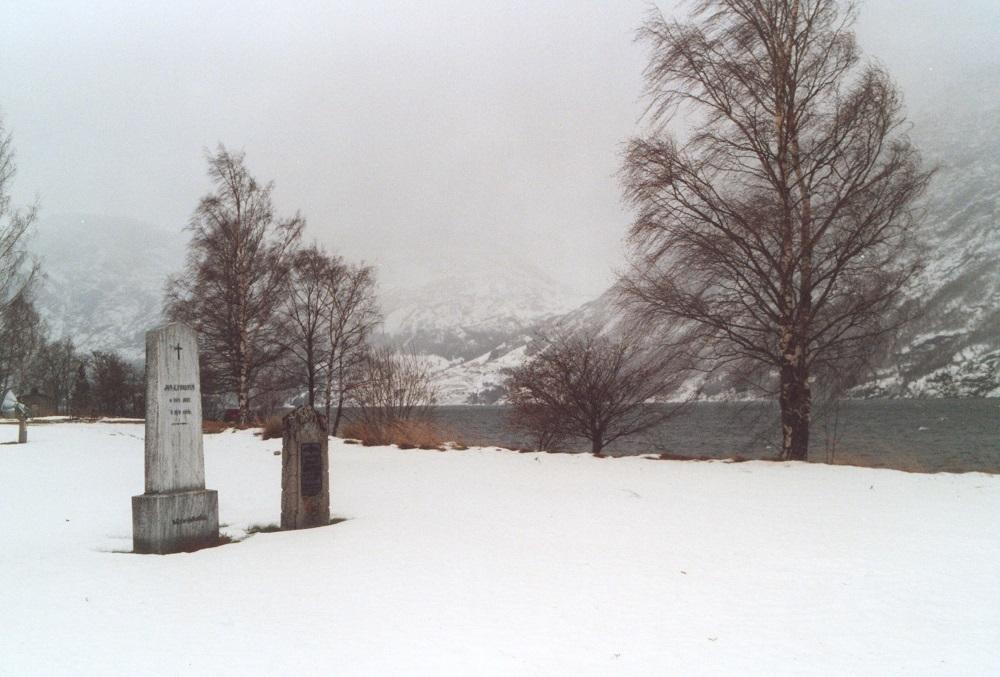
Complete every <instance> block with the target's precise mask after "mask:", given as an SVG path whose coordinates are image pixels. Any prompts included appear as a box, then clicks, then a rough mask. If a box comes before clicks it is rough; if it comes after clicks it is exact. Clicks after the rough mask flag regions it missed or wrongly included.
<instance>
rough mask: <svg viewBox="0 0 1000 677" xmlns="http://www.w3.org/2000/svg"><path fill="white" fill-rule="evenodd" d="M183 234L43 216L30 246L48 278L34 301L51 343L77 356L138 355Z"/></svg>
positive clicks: (176, 265) (123, 222)
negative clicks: (67, 341) (62, 340)
mask: <svg viewBox="0 0 1000 677" xmlns="http://www.w3.org/2000/svg"><path fill="white" fill-rule="evenodd" d="M186 243H187V236H186V234H184V233H183V232H182V231H180V229H178V230H177V232H168V231H163V230H161V229H157V228H156V227H154V226H150V225H148V224H143V223H139V222H136V221H131V220H127V219H115V218H110V217H96V216H83V215H64V216H54V217H43V218H42V219H41V220H40V222H39V224H38V226H37V228H36V235H35V237H34V239H33V241H32V244H31V247H32V251H33V253H35V255H37V256H38V257H39V258H40V259H41V263H42V271H43V273H44V274H45V278H44V279H43V280H42V281H41V283H40V284H39V287H38V292H37V295H36V303H37V305H38V308H39V311H40V312H41V314H42V316H43V317H44V318H45V321H46V322H47V323H48V325H49V328H50V331H51V335H52V336H53V337H56V338H58V337H62V336H69V337H71V338H72V339H73V341H74V342H75V343H76V345H77V347H78V348H79V349H81V350H118V351H121V352H122V353H123V354H124V355H125V356H126V357H128V358H129V359H139V358H141V357H142V354H143V335H144V333H145V332H146V330H147V329H149V328H150V327H152V326H155V325H156V324H158V323H159V322H160V318H161V310H162V306H163V285H164V282H165V281H166V278H167V275H169V274H172V273H175V272H177V271H178V270H179V269H180V268H181V265H182V264H183V256H184V247H185V245H186Z"/></svg>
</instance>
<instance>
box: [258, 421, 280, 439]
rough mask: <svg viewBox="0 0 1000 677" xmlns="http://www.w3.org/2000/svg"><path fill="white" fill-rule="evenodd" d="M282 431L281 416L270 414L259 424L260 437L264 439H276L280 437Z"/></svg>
mask: <svg viewBox="0 0 1000 677" xmlns="http://www.w3.org/2000/svg"><path fill="white" fill-rule="evenodd" d="M283 431H284V424H283V423H282V421H281V417H280V416H272V417H271V418H269V419H267V420H266V421H264V425H263V426H261V429H260V437H261V439H264V440H271V439H277V438H280V437H281V434H282V432H283Z"/></svg>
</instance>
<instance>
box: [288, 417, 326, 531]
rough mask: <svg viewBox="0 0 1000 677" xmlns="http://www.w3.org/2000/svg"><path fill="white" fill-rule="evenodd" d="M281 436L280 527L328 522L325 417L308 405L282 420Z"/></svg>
mask: <svg viewBox="0 0 1000 677" xmlns="http://www.w3.org/2000/svg"><path fill="white" fill-rule="evenodd" d="M283 424H284V432H283V434H282V439H281V442H282V444H281V528H282V529H305V528H308V527H321V526H325V525H327V524H329V523H330V464H329V455H328V453H327V449H328V444H327V442H328V440H327V433H326V420H325V419H324V418H323V417H322V416H320V415H319V414H318V413H317V412H316V410H315V409H313V408H312V407H310V406H308V405H307V406H304V407H299V408H298V409H296V410H295V411H293V412H291V413H290V414H288V415H286V416H285V418H284V419H283Z"/></svg>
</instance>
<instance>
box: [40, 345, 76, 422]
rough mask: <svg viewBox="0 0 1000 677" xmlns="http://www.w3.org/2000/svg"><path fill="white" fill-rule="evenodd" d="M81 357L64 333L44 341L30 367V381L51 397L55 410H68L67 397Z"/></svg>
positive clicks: (69, 396) (61, 411)
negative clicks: (54, 339)
mask: <svg viewBox="0 0 1000 677" xmlns="http://www.w3.org/2000/svg"><path fill="white" fill-rule="evenodd" d="M83 364H84V357H83V356H82V355H80V354H79V353H77V352H76V348H75V346H74V345H73V340H72V339H70V338H68V337H65V338H62V339H59V340H58V341H52V342H51V343H46V344H44V345H43V346H42V347H41V348H40V349H39V350H38V353H37V355H36V356H35V360H34V363H33V365H32V367H31V376H30V379H31V382H32V385H35V386H37V387H39V388H40V389H41V390H42V392H43V393H45V394H46V395H48V396H49V397H51V398H52V401H53V403H54V404H55V407H56V411H57V412H58V413H60V414H65V413H69V411H70V399H71V396H72V394H73V386H74V383H75V382H76V379H77V374H78V372H79V370H80V369H81V368H83Z"/></svg>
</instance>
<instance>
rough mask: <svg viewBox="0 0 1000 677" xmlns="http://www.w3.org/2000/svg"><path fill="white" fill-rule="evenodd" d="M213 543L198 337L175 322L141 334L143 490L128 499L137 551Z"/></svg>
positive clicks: (215, 521)
mask: <svg viewBox="0 0 1000 677" xmlns="http://www.w3.org/2000/svg"><path fill="white" fill-rule="evenodd" d="M218 542H219V496H218V493H217V492H215V491H211V490H207V489H205V457H204V451H203V449H202V434H201V381H200V377H199V372H198V342H197V334H196V333H195V331H194V330H193V329H191V328H190V327H188V326H187V325H184V324H180V323H174V324H168V325H166V326H163V327H159V328H157V329H153V330H151V331H148V332H146V492H145V493H144V494H142V495H140V496H133V497H132V545H133V549H134V550H135V552H139V553H159V554H166V553H171V552H182V551H189V550H197V549H198V548H202V547H206V546H210V545H216V544H217V543H218Z"/></svg>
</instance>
